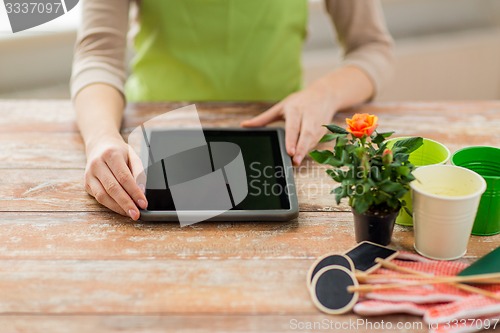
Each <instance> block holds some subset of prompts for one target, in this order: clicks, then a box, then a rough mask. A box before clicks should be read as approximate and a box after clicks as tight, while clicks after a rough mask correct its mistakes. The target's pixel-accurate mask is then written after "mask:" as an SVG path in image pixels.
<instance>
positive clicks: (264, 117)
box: [240, 102, 283, 127]
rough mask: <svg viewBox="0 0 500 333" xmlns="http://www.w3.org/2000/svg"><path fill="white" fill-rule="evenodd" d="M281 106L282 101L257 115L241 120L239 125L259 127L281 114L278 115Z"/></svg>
mask: <svg viewBox="0 0 500 333" xmlns="http://www.w3.org/2000/svg"><path fill="white" fill-rule="evenodd" d="M282 107H283V102H280V103H278V104H276V105H274V106H273V107H272V108H270V109H269V110H267V111H264V112H262V113H261V114H259V115H258V116H255V117H253V118H252V119H248V120H245V121H243V122H241V124H240V125H241V126H243V127H261V126H265V125H267V124H269V123H272V122H273V121H276V120H278V119H280V118H282V116H281V115H280V110H281V108H282Z"/></svg>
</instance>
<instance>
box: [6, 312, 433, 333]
mask: <svg viewBox="0 0 500 333" xmlns="http://www.w3.org/2000/svg"><path fill="white" fill-rule="evenodd" d="M382 320H383V321H384V322H385V323H386V326H385V327H384V328H380V329H376V330H375V329H374V327H375V328H376V327H380V324H381V321H382ZM387 323H390V324H392V323H394V324H393V325H392V326H388V325H387ZM398 323H400V324H399V325H402V326H401V327H403V328H398V327H396V325H398ZM0 327H3V329H4V330H5V331H6V332H31V333H47V332H51V333H67V332H71V333H95V332H99V333H117V332H123V333H127V332H131V333H145V332H171V331H172V330H173V328H175V332H178V333H199V332H217V333H238V332H248V333H253V332H255V333H262V332H266V333H281V332H319V331H325V332H332V333H345V332H358V333H373V332H374V331H380V332H397V333H407V332H408V333H409V332H411V333H424V332H428V329H427V325H426V324H424V323H423V322H422V321H421V319H420V318H419V317H416V316H410V317H409V316H401V315H399V316H398V315H391V316H383V317H371V318H360V317H357V316H355V315H350V314H347V315H343V316H335V317H332V316H327V315H321V314H315V315H263V316H259V317H255V316H248V315H246V316H245V315H182V316H179V315H168V316H163V315H158V314H157V315H86V316H85V315H65V316H58V315H12V316H0ZM404 327H406V329H405V328H404Z"/></svg>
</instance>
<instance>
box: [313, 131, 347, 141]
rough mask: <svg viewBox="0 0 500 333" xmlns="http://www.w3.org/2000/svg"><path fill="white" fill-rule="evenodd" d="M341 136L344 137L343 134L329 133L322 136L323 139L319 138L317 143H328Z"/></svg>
mask: <svg viewBox="0 0 500 333" xmlns="http://www.w3.org/2000/svg"><path fill="white" fill-rule="evenodd" d="M341 135H344V134H331V133H328V134H325V135H323V137H322V138H321V140H319V142H320V143H323V142H330V141H333V140H335V139H337V138H338V137H339V136H341Z"/></svg>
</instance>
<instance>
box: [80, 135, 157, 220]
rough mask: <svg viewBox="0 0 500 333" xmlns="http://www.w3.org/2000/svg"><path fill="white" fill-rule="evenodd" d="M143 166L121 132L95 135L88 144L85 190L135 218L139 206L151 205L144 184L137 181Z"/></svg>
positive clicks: (116, 210) (107, 204) (138, 214)
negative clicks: (138, 183) (148, 202)
mask: <svg viewBox="0 0 500 333" xmlns="http://www.w3.org/2000/svg"><path fill="white" fill-rule="evenodd" d="M142 170H143V167H142V163H141V161H140V159H139V158H138V156H137V155H135V153H134V151H133V150H132V149H130V148H129V145H128V144H126V143H125V141H124V140H123V138H122V137H121V136H120V135H118V134H117V135H105V136H101V137H98V138H95V139H93V140H92V142H90V143H89V144H88V145H87V166H86V168H85V190H86V191H87V193H88V194H90V195H91V196H93V197H95V198H96V200H97V201H98V202H99V203H100V204H102V205H104V206H106V207H108V208H109V209H111V210H113V211H115V212H117V213H119V214H121V215H124V216H130V217H131V218H132V219H133V220H137V219H139V216H140V213H139V209H138V208H137V206H139V207H140V208H142V209H146V208H147V205H148V204H147V200H146V196H145V195H144V185H141V186H139V185H137V183H136V181H135V179H137V178H136V177H137V176H138V175H139V173H141V172H142ZM141 187H142V188H141Z"/></svg>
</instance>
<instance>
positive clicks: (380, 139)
mask: <svg viewBox="0 0 500 333" xmlns="http://www.w3.org/2000/svg"><path fill="white" fill-rule="evenodd" d="M372 137H373V136H372ZM384 140H385V138H384V136H383V135H381V134H379V133H377V135H375V137H373V139H372V142H373V143H375V144H376V145H377V146H378V145H379V144H381V143H382V142H384Z"/></svg>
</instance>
